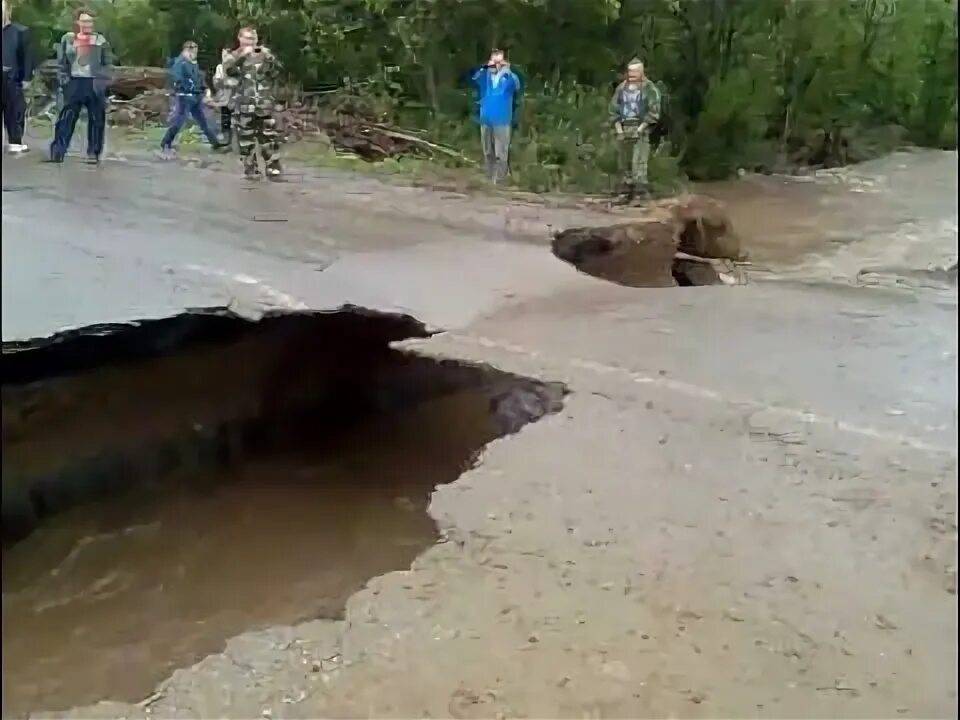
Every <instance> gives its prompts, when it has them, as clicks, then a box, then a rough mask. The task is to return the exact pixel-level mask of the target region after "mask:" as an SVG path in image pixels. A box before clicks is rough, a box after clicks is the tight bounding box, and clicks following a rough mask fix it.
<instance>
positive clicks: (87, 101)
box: [50, 10, 113, 163]
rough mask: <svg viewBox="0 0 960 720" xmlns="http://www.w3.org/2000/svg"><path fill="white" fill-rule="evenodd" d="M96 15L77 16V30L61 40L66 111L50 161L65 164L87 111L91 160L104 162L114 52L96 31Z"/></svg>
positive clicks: (60, 66)
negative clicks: (84, 113) (76, 131)
mask: <svg viewBox="0 0 960 720" xmlns="http://www.w3.org/2000/svg"><path fill="white" fill-rule="evenodd" d="M94 26H95V22H94V19H93V14H92V13H91V12H90V11H88V10H81V11H80V12H78V13H77V29H76V31H75V32H68V33H66V34H65V35H64V36H63V37H62V38H61V39H60V45H59V47H58V48H57V70H58V73H57V74H58V76H59V79H60V87H61V89H62V90H63V107H62V108H61V109H60V114H59V116H58V117H57V124H56V127H55V128H54V132H53V142H52V143H51V144H50V161H51V162H55V163H61V162H63V159H64V157H66V154H67V150H68V149H69V148H70V141H71V140H72V139H73V131H74V130H75V129H76V127H77V120H78V119H79V118H80V111H81V110H82V109H83V108H86V109H87V159H88V160H90V161H92V162H100V156H101V154H102V153H103V142H104V139H105V137H104V133H105V132H106V126H107V87H108V86H109V85H110V77H111V73H112V71H113V51H112V50H111V48H110V43H109V42H108V41H107V38H106V37H104V35H103V34H102V33H99V32H97V31H96V29H95V27H94Z"/></svg>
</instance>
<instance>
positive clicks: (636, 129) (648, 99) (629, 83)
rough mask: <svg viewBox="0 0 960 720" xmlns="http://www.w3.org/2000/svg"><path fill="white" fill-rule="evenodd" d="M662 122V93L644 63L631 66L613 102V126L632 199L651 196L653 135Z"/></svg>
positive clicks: (611, 110)
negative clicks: (650, 177) (649, 164)
mask: <svg viewBox="0 0 960 720" xmlns="http://www.w3.org/2000/svg"><path fill="white" fill-rule="evenodd" d="M659 120H660V90H659V89H658V88H657V86H656V85H654V84H653V82H651V81H650V80H649V79H648V78H647V77H646V74H645V73H644V68H643V62H641V61H640V60H638V59H636V58H634V59H633V60H631V61H630V62H629V63H628V64H627V77H626V79H625V80H624V81H623V82H622V83H620V85H618V86H617V89H616V91H615V92H614V93H613V98H612V99H611V101H610V122H612V123H613V127H614V131H615V132H616V135H617V140H618V142H619V144H620V148H619V150H620V152H619V159H620V163H619V165H620V171H621V173H622V178H623V185H624V188H623V190H624V192H625V193H626V195H627V196H628V199H632V198H633V197H634V195H636V194H638V193H639V194H640V195H643V196H646V195H649V185H648V178H647V164H648V162H649V159H650V131H651V129H653V126H654V125H656V124H657V122H658V121H659Z"/></svg>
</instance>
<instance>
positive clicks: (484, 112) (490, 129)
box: [473, 48, 520, 183]
mask: <svg viewBox="0 0 960 720" xmlns="http://www.w3.org/2000/svg"><path fill="white" fill-rule="evenodd" d="M473 83H474V85H475V86H476V87H477V91H478V93H479V96H480V118H479V119H480V144H481V147H482V149H483V163H484V168H485V170H486V173H487V177H488V178H490V180H491V181H492V182H493V183H497V182H499V181H500V180H502V179H503V178H505V177H506V176H507V172H508V171H509V168H510V135H511V131H512V129H513V110H514V106H515V99H516V97H517V95H518V94H519V93H520V78H518V77H517V75H516V73H514V72H513V70H511V69H510V63H508V62H507V60H506V56H505V55H504V53H503V51H502V50H498V49H496V48H494V49H493V50H492V51H491V52H490V59H489V60H488V61H487V64H486V65H484V66H483V67H481V68H480V69H479V70H477V71H476V72H475V73H474V74H473Z"/></svg>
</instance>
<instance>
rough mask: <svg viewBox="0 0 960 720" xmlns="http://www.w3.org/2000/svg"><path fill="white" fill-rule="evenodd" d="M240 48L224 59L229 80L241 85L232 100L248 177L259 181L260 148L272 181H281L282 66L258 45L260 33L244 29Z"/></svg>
mask: <svg viewBox="0 0 960 720" xmlns="http://www.w3.org/2000/svg"><path fill="white" fill-rule="evenodd" d="M237 38H238V40H239V41H240V46H239V47H238V48H237V49H236V50H234V51H233V52H232V53H230V54H229V55H228V56H226V57H224V59H223V70H224V72H225V73H226V75H227V77H230V78H236V79H237V80H238V81H239V82H238V83H237V86H236V88H235V89H234V96H233V98H232V103H233V109H234V111H235V118H234V119H235V120H236V133H237V147H238V149H239V151H240V157H241V158H242V159H243V171H244V174H245V175H246V176H247V177H248V178H254V179H255V178H259V177H260V168H259V164H258V162H257V155H256V150H257V146H259V147H260V155H261V156H263V162H264V165H265V168H264V169H265V171H266V173H267V177H269V178H279V177H280V175H281V174H282V168H281V166H280V158H279V157H278V155H279V152H280V145H281V137H280V130H279V128H278V126H277V112H278V111H279V110H281V109H282V108H281V107H280V105H279V103H278V102H277V99H276V87H277V78H278V75H279V70H280V65H279V62H278V61H277V59H276V58H275V57H274V55H273V53H272V52H270V50H269V49H268V48H266V47H263V46H260V45H258V44H257V31H256V30H254V29H253V28H243V29H242V30H240V33H239V34H238V35H237Z"/></svg>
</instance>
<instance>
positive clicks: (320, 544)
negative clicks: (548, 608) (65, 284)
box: [3, 313, 564, 717]
mask: <svg viewBox="0 0 960 720" xmlns="http://www.w3.org/2000/svg"><path fill="white" fill-rule="evenodd" d="M161 328H162V329H163V332H159V329H158V328H157V327H152V328H149V327H148V328H147V329H143V328H141V329H140V330H134V329H128V330H117V329H116V328H111V329H107V330H106V331H104V334H102V335H99V336H94V335H91V334H85V333H80V334H77V335H75V336H71V337H66V338H61V339H60V342H58V343H54V344H53V345H50V344H47V345H44V346H38V347H34V348H26V349H25V348H22V347H21V348H5V358H4V360H5V376H4V387H3V413H4V436H3V449H4V458H3V483H4V486H3V489H4V533H5V548H4V554H3V622H4V639H3V643H4V647H3V650H4V653H3V677H4V697H3V713H4V716H5V717H7V716H17V715H23V714H25V713H28V712H30V711H34V710H40V709H47V710H52V709H65V708H69V707H73V706H77V705H84V704H88V703H93V702H96V701H98V700H101V699H116V700H125V701H137V700H139V699H141V698H143V697H144V696H146V695H148V694H149V692H150V691H151V690H152V688H153V687H155V686H156V684H157V683H158V682H160V681H161V680H163V679H164V678H165V677H167V676H168V675H169V674H170V673H171V672H172V671H173V670H174V669H176V668H178V667H184V666H189V665H190V664H192V663H194V662H196V661H197V660H198V659H200V658H202V657H203V656H205V655H207V654H210V653H213V652H219V651H221V650H222V649H223V647H224V644H225V641H226V640H227V639H228V638H230V637H232V636H235V635H237V634H240V633H242V632H245V631H248V630H251V629H255V628H263V627H269V626H273V625H284V624H291V623H298V622H302V621H305V620H308V619H313V618H336V617H338V616H339V614H340V613H341V612H342V609H343V607H344V603H345V601H346V600H347V598H348V597H349V596H350V595H351V594H353V593H354V592H356V591H357V590H358V589H360V588H361V587H362V586H363V585H364V584H365V583H366V582H367V581H368V580H369V579H370V578H372V577H375V576H377V575H380V574H383V573H386V572H389V571H392V570H397V569H403V568H406V567H408V566H409V564H410V563H411V561H412V560H413V559H414V558H415V557H416V556H417V555H418V554H419V553H420V552H422V551H423V550H424V549H426V548H428V547H429V546H430V545H432V544H433V543H435V542H437V541H438V539H439V535H438V529H437V527H436V525H435V523H434V521H433V520H432V518H431V517H430V516H429V515H428V514H427V506H428V503H429V501H430V494H431V492H432V490H433V489H434V488H435V487H436V486H437V485H440V484H443V483H449V482H451V481H453V480H455V479H456V478H457V477H458V476H459V475H460V474H461V473H462V472H463V471H465V470H466V469H468V468H469V467H470V466H471V465H473V464H474V463H475V462H476V461H477V459H478V457H479V454H480V453H481V452H482V450H483V447H484V445H485V444H487V443H489V442H490V441H491V440H493V439H495V438H496V437H498V436H502V435H504V434H508V433H511V432H515V431H516V430H518V429H520V427H522V426H523V425H524V424H526V423H527V422H531V421H535V420H537V419H539V418H540V417H542V416H543V415H545V414H547V413H550V412H554V411H556V410H558V409H559V408H560V406H561V403H562V398H563V393H564V391H563V389H562V387H560V386H558V385H549V384H544V383H540V382H537V381H534V380H531V379H527V378H523V377H518V376H513V375H508V374H506V373H501V372H498V371H496V370H493V369H492V368H489V367H482V366H472V365H465V364H460V363H456V362H438V361H435V360H432V359H427V358H423V357H419V356H416V355H411V354H406V353H402V352H398V351H395V350H392V349H390V348H389V346H388V343H389V342H390V341H391V340H396V339H399V337H400V336H402V335H416V334H418V333H420V332H421V331H422V328H419V329H418V326H417V324H416V323H415V322H412V321H410V320H409V319H407V320H398V319H397V318H389V317H371V316H362V315H357V314H355V313H337V314H329V315H300V316H280V317H275V318H270V319H267V320H264V321H261V322H260V323H248V322H247V321H243V320H240V319H236V318H233V319H229V318H228V319H227V320H226V321H223V318H222V317H221V319H220V320H212V319H211V318H210V317H208V318H207V319H206V320H204V321H199V322H198V321H197V319H196V317H194V316H185V317H184V318H181V319H179V320H177V321H176V322H168V323H167V324H165V325H162V326H161ZM214 328H216V329H217V330H216V332H215V331H214ZM125 333H126V335H125ZM78 343H79V344H78ZM71 344H73V346H72V347H71ZM14 349H17V350H19V351H20V352H21V353H24V354H22V355H19V357H18V358H17V359H16V360H15V361H13V362H11V363H7V362H6V361H7V360H8V359H12V357H11V356H10V355H9V353H8V352H7V351H8V350H11V351H12V350H14ZM31 353H33V354H32V355H31ZM78 357H81V358H85V360H83V361H82V362H71V363H70V364H67V363H66V359H67V358H74V360H75V359H76V358H78ZM31 368H33V371H31ZM8 501H9V502H8ZM10 508H17V511H16V513H15V512H14V511H13V510H11V509H10ZM14 527H15V528H16V530H17V532H16V533H15V534H10V533H9V532H8V531H9V530H10V528H14Z"/></svg>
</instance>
